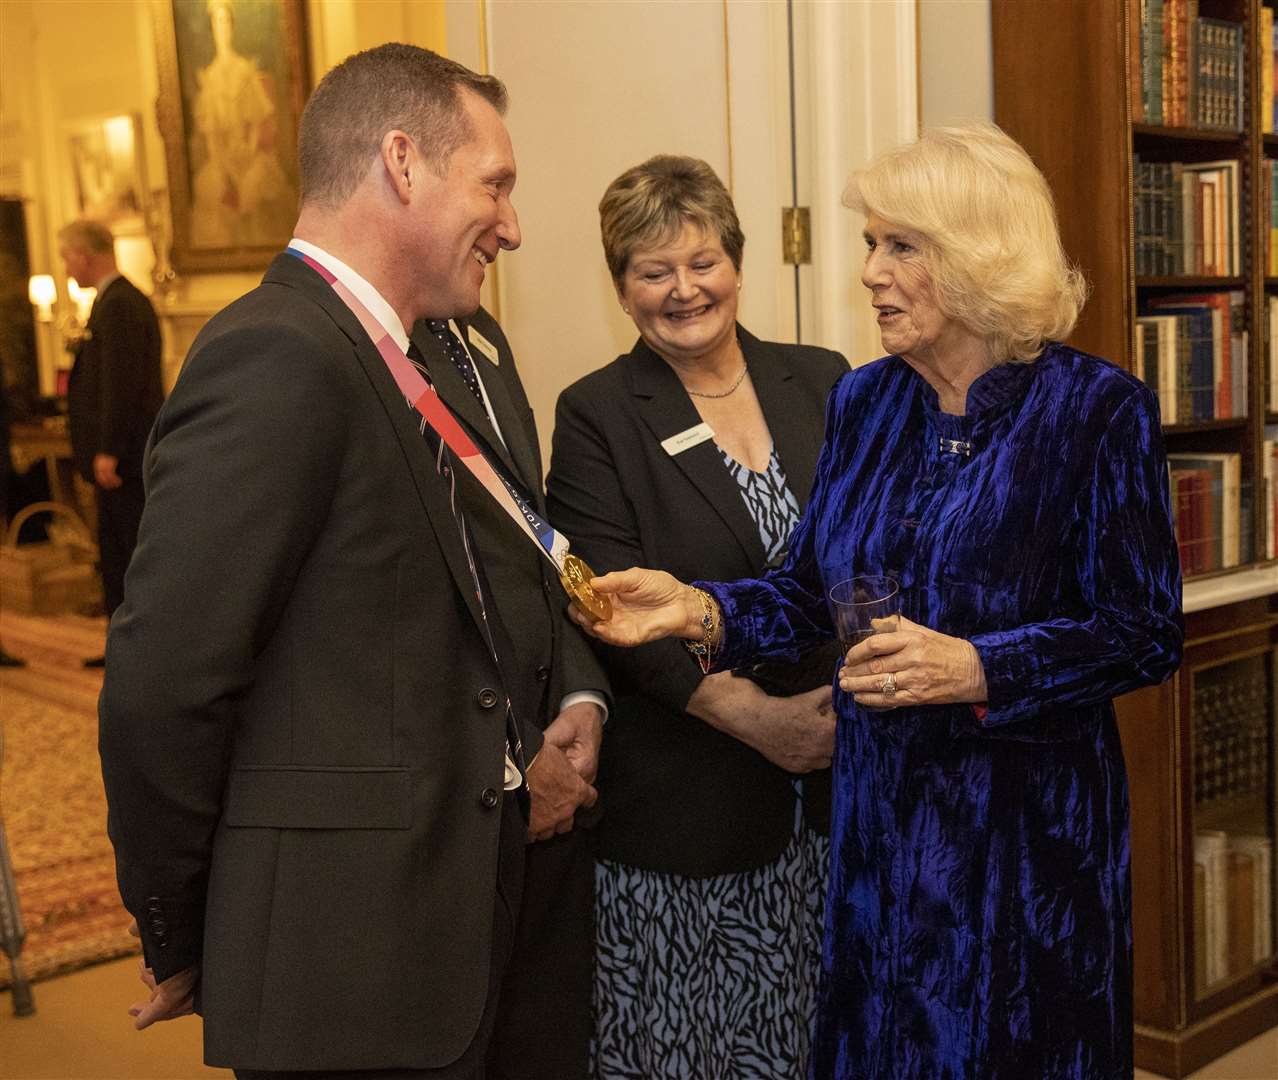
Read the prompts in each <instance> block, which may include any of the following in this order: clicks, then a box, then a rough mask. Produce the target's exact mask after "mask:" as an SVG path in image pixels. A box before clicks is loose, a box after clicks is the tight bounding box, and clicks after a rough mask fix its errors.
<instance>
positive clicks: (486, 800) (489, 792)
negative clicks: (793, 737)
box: [479, 787, 498, 810]
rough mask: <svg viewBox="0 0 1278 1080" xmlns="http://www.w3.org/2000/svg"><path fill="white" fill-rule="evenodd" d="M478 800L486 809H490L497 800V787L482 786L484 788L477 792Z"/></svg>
mask: <svg viewBox="0 0 1278 1080" xmlns="http://www.w3.org/2000/svg"><path fill="white" fill-rule="evenodd" d="M479 801H480V802H481V803H483V805H484V806H485V807H486V808H487V809H489V810H491V809H492V808H493V807H494V806H496V805H497V802H498V795H497V789H496V788H490V787H486V788H484V790H483V791H481V792H480V793H479Z"/></svg>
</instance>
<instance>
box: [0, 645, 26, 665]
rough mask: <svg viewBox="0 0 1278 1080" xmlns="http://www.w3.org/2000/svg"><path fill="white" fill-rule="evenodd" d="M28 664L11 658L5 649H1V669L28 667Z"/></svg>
mask: <svg viewBox="0 0 1278 1080" xmlns="http://www.w3.org/2000/svg"><path fill="white" fill-rule="evenodd" d="M26 666H27V662H26V661H25V660H20V659H19V658H18V657H16V656H10V655H9V654H8V653H7V652H5V651H4V650H3V649H0V667H26Z"/></svg>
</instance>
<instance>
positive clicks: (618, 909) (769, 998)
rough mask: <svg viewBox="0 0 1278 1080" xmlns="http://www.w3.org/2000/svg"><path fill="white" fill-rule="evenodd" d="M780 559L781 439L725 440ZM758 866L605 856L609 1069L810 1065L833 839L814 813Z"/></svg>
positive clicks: (794, 505) (602, 981)
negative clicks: (683, 864) (700, 868)
mask: <svg viewBox="0 0 1278 1080" xmlns="http://www.w3.org/2000/svg"><path fill="white" fill-rule="evenodd" d="M720 454H721V456H722V457H723V459H724V465H725V466H726V467H727V469H728V471H729V473H731V475H732V476H733V478H734V479H735V480H736V481H737V483H738V485H740V488H741V497H742V498H743V499H744V500H745V504H746V506H747V507H748V508H749V510H750V514H751V516H752V517H753V518H754V519H755V522H756V524H757V525H758V528H759V537H760V539H761V540H762V541H763V547H764V550H765V551H766V552H767V556H768V559H769V560H771V559H773V558H775V557H776V556H777V555H778V554H779V553H780V552H781V551H782V550H783V549H784V548H785V545H786V542H787V540H788V539H789V535H790V532H791V530H792V529H793V528H794V525H795V524H796V523H797V522H798V520H799V504H798V501H797V500H796V499H795V497H794V495H793V493H792V492H791V491H790V489H789V487H788V486H787V484H786V479H785V473H784V472H783V470H782V468H781V463H780V461H778V460H777V455H776V450H775V448H774V449H773V451H772V453H771V455H770V457H769V458H768V468H767V471H766V472H761V473H759V472H753V471H752V470H750V469H749V468H747V467H746V466H744V465H742V464H741V463H740V462H738V461H735V460H734V459H733V458H731V457H729V456H728V455H727V454H725V453H723V451H722V450H720ZM801 783H802V781H800V780H798V779H796V781H795V787H796V791H795V796H796V797H795V827H794V836H793V838H792V839H791V841H790V844H789V845H788V846H787V847H786V849H785V851H783V852H782V853H781V855H780V857H779V858H777V859H776V860H775V861H773V862H772V863H769V864H768V865H767V866H763V867H760V868H759V869H757V870H749V871H746V872H744V873H739V874H723V875H719V876H717V877H707V878H692V877H681V876H679V875H675V874H663V873H659V872H657V871H652V870H641V869H638V868H636V867H631V866H624V865H622V864H620V863H612V862H606V861H602V860H601V861H600V862H599V863H598V864H597V866H596V870H595V903H596V928H595V939H596V949H597V952H596V960H595V994H594V997H595V1037H594V1045H593V1047H592V1051H593V1059H594V1074H595V1077H596V1078H597V1080H691V1078H696V1080H789V1078H795V1080H801V1078H802V1077H805V1076H806V1075H807V1060H808V1050H809V1046H810V1043H811V1029H812V1018H813V1013H814V1010H815V1004H816V979H817V969H818V966H819V963H820V958H821V929H822V921H823V911H824V907H825V881H826V870H827V864H828V861H829V842H828V841H827V840H826V839H825V838H824V837H821V836H818V835H816V834H815V833H813V832H811V831H810V830H808V829H806V828H805V827H804V825H803V817H802V804H801V801H800V798H799V795H800V790H799V785H800V784H801Z"/></svg>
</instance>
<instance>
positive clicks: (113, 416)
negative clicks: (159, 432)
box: [67, 277, 164, 482]
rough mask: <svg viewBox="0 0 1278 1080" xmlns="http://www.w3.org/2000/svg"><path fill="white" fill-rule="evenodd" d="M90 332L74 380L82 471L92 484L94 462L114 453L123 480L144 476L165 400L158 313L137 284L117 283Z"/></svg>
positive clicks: (71, 395) (71, 392)
mask: <svg viewBox="0 0 1278 1080" xmlns="http://www.w3.org/2000/svg"><path fill="white" fill-rule="evenodd" d="M86 331H87V333H86V335H85V338H84V340H83V341H82V342H81V343H80V345H79V347H78V348H77V350H76V354H75V361H74V362H73V363H72V365H71V376H70V379H69V380H68V382H67V410H68V413H69V416H70V426H71V452H72V455H73V457H74V460H75V467H76V471H77V472H79V474H80V475H81V476H82V477H83V478H84V479H85V480H88V481H90V482H92V481H93V458H94V456H95V455H97V454H111V455H112V456H113V457H116V458H118V459H119V464H118V465H117V467H116V471H117V472H118V473H119V474H120V476H122V477H134V478H136V477H140V476H141V475H142V453H143V451H144V450H145V449H146V437H147V434H148V433H149V432H150V430H151V424H152V423H154V421H155V414H156V413H157V412H158V411H159V408H160V403H161V402H162V401H163V400H164V387H163V383H162V380H161V377H160V324H159V321H158V320H157V319H156V317H155V309H154V308H152V307H151V301H150V300H148V299H147V298H146V296H145V295H143V293H142V292H141V291H140V290H139V289H138V288H137V287H136V286H135V285H134V284H133V283H132V282H131V281H129V280H128V279H127V278H124V277H117V278H116V279H115V280H114V281H112V282H111V284H109V285H108V286H107V287H106V288H105V289H103V290H102V295H101V296H99V297H98V298H97V299H96V300H95V301H94V302H93V310H92V311H91V312H90V313H89V322H88V325H87V327H86Z"/></svg>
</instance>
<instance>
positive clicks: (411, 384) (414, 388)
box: [286, 248, 568, 575]
mask: <svg viewBox="0 0 1278 1080" xmlns="http://www.w3.org/2000/svg"><path fill="white" fill-rule="evenodd" d="M286 251H287V252H288V254H290V255H292V256H293V257H294V258H297V259H301V260H302V262H304V263H305V264H306V265H307V266H309V267H310V268H311V269H312V270H314V271H315V272H316V273H317V274H319V276H320V277H322V278H323V279H324V280H325V281H326V282H328V284H329V286H330V287H331V288H332V290H333V291H334V292H335V293H337V295H338V298H339V299H340V300H341V301H342V303H344V304H345V305H346V306H347V307H348V308H350V311H351V314H352V315H354V316H355V318H356V319H358V320H359V324H360V326H362V327H363V328H364V332H365V333H366V334H368V337H369V339H370V340H371V341H372V343H373V345H374V347H375V348H376V349H377V352H378V353H379V354H380V356H381V358H382V360H383V361H385V363H386V366H387V368H389V369H390V373H391V376H392V377H393V378H394V380H395V384H396V385H397V386H398V387H399V391H400V393H401V394H403V395H404V397H405V398H406V399H407V400H408V403H409V404H410V405H412V407H413V408H414V409H416V410H417V412H418V414H419V415H420V416H421V418H422V419H423V420H425V421H426V423H427V424H429V425H430V428H431V430H432V431H434V432H435V434H436V435H438V436H439V438H440V440H441V441H442V442H443V443H444V445H445V446H447V447H448V449H449V451H451V453H452V455H453V457H454V458H456V459H457V460H458V461H460V462H461V463H462V464H463V465H465V466H466V468H467V469H468V470H470V474H471V475H472V476H473V477H474V478H475V479H476V480H478V481H479V483H480V485H481V486H482V487H483V488H484V490H485V491H487V492H488V494H489V495H491V496H492V497H493V499H495V500H496V502H497V504H498V506H500V507H501V508H502V509H503V510H504V511H505V512H506V513H507V515H509V517H510V518H511V520H513V521H514V522H515V524H516V525H518V526H519V528H520V529H521V530H522V531H523V533H524V535H525V536H527V537H528V538H529V539H530V540H532V541H533V542H534V543H535V544H536V545H537V550H538V551H540V552H541V554H542V555H544V556H545V557H546V558H547V559H548V560H549V561H550V563H551V565H552V566H554V568H555V571H556V572H557V573H558V574H560V575H562V574H563V572H564V560H565V559H566V558H567V556H568V540H567V538H566V537H565V536H564V535H563V534H562V533H560V532H558V531H556V530H555V529H554V528H553V527H552V526H551V524H550V523H549V522H548V521H546V519H545V518H543V517H542V516H541V515H540V514H538V513H537V511H536V510H535V509H534V508H533V506H532V503H531V501H530V500H529V499H528V498H527V497H526V496H525V495H524V494H523V493H522V492H521V491H520V490H519V489H518V488H517V487H516V486H515V483H514V481H512V480H510V479H508V478H507V477H506V476H504V475H502V474H501V473H500V472H498V471H497V469H495V468H494V467H493V464H492V462H490V461H489V460H488V458H487V456H486V455H485V454H484V452H483V451H482V450H481V449H479V447H477V446H476V445H475V444H474V442H473V441H472V440H471V438H470V436H469V435H467V434H466V432H465V430H464V429H463V428H462V426H461V424H459V423H458V422H457V418H456V417H454V416H453V414H452V413H451V412H450V411H449V409H448V406H447V405H445V404H444V403H443V401H441V400H440V397H439V394H437V393H436V392H435V388H434V387H433V386H432V385H431V384H430V383H429V382H427V381H426V379H425V378H424V377H423V376H422V373H421V372H420V371H418V370H417V369H416V368H415V367H414V366H413V362H412V361H411V360H409V358H408V356H407V355H406V354H405V352H404V350H403V349H401V348H400V347H399V343H398V342H397V341H396V340H395V339H394V338H393V337H391V335H390V334H389V333H388V332H387V330H386V328H385V327H384V326H383V325H382V324H381V323H380V322H378V320H377V317H376V316H375V315H374V314H373V313H372V312H371V311H369V310H368V308H367V307H366V306H365V305H364V303H363V301H362V300H360V298H359V297H358V296H356V295H355V294H354V293H353V292H351V290H350V289H349V288H347V287H346V286H345V285H344V284H343V283H342V282H341V281H340V280H339V279H338V278H337V277H336V276H335V275H334V274H333V273H332V272H331V271H330V270H329V269H328V268H327V267H325V266H323V265H322V264H320V263H319V262H317V261H316V260H315V259H313V258H311V257H310V256H309V255H307V254H306V253H305V252H302V251H298V250H297V248H287V249H286Z"/></svg>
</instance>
